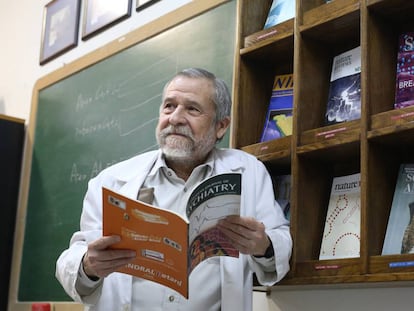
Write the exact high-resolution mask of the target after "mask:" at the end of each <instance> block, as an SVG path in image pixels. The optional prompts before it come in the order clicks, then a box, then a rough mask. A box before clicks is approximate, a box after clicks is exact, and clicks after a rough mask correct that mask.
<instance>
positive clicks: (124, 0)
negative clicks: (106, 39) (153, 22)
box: [82, 0, 132, 40]
mask: <svg viewBox="0 0 414 311" xmlns="http://www.w3.org/2000/svg"><path fill="white" fill-rule="evenodd" d="M131 5H132V0H116V1H114V0H85V6H84V13H83V27H82V40H87V39H89V38H91V37H92V36H94V35H96V34H98V33H100V32H102V31H104V30H105V29H107V28H109V27H110V26H112V25H114V24H116V23H119V22H120V21H122V20H125V19H127V18H128V17H130V16H131Z"/></svg>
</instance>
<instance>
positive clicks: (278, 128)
mask: <svg viewBox="0 0 414 311" xmlns="http://www.w3.org/2000/svg"><path fill="white" fill-rule="evenodd" d="M292 109H293V74H286V75H277V76H276V77H275V80H274V83H273V90H272V97H271V98H270V103H269V108H268V110H267V114H266V119H265V124H264V127H263V132H262V136H261V138H260V142H265V141H269V140H272V139H277V138H280V137H284V136H289V135H292Z"/></svg>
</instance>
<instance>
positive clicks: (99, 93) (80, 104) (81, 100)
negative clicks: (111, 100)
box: [75, 86, 120, 112]
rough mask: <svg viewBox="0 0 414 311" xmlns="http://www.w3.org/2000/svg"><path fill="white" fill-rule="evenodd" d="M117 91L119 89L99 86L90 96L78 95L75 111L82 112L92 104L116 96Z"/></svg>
mask: <svg viewBox="0 0 414 311" xmlns="http://www.w3.org/2000/svg"><path fill="white" fill-rule="evenodd" d="M119 91H120V90H119V87H115V86H113V87H111V86H108V87H106V88H104V87H103V86H100V87H99V88H98V89H97V90H96V92H95V94H94V95H92V96H84V95H83V94H79V95H78V99H77V101H76V106H75V111H76V112H79V111H82V110H83V109H84V108H87V107H88V106H89V105H91V104H93V103H94V102H99V101H100V100H102V99H104V98H105V97H107V96H116V95H117V94H118V93H119Z"/></svg>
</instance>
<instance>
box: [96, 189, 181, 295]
mask: <svg viewBox="0 0 414 311" xmlns="http://www.w3.org/2000/svg"><path fill="white" fill-rule="evenodd" d="M103 235H104V236H108V235H119V236H121V238H122V240H121V242H119V243H117V244H116V245H114V247H113V248H117V249H132V250H135V251H136V253H137V257H136V259H135V261H134V262H132V263H130V264H128V265H126V266H125V267H123V268H121V269H120V270H119V272H123V273H127V274H130V275H134V276H136V277H140V278H143V279H147V280H151V281H154V282H157V283H160V284H162V285H165V286H168V287H170V288H172V289H174V290H176V291H177V292H179V293H181V294H182V295H183V296H184V297H188V276H187V252H188V223H187V222H186V220H184V219H183V218H181V217H180V216H179V215H178V214H176V213H174V212H171V211H167V210H163V209H160V208H157V207H155V206H152V205H149V204H146V203H143V202H140V201H136V200H132V199H129V198H126V197H124V196H122V195H120V194H119V193H115V192H113V191H111V190H109V189H106V188H103Z"/></svg>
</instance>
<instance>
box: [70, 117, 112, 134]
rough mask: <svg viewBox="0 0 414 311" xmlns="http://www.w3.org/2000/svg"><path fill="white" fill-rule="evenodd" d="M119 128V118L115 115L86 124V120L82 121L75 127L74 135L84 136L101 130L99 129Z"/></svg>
mask: <svg viewBox="0 0 414 311" xmlns="http://www.w3.org/2000/svg"><path fill="white" fill-rule="evenodd" d="M113 129H116V130H119V120H117V119H116V118H115V117H111V118H109V117H107V118H105V119H104V120H102V121H101V122H97V123H95V124H91V125H88V124H86V121H83V124H82V126H81V127H76V128H75V135H76V136H86V135H89V134H93V133H97V132H101V131H110V130H113Z"/></svg>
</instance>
